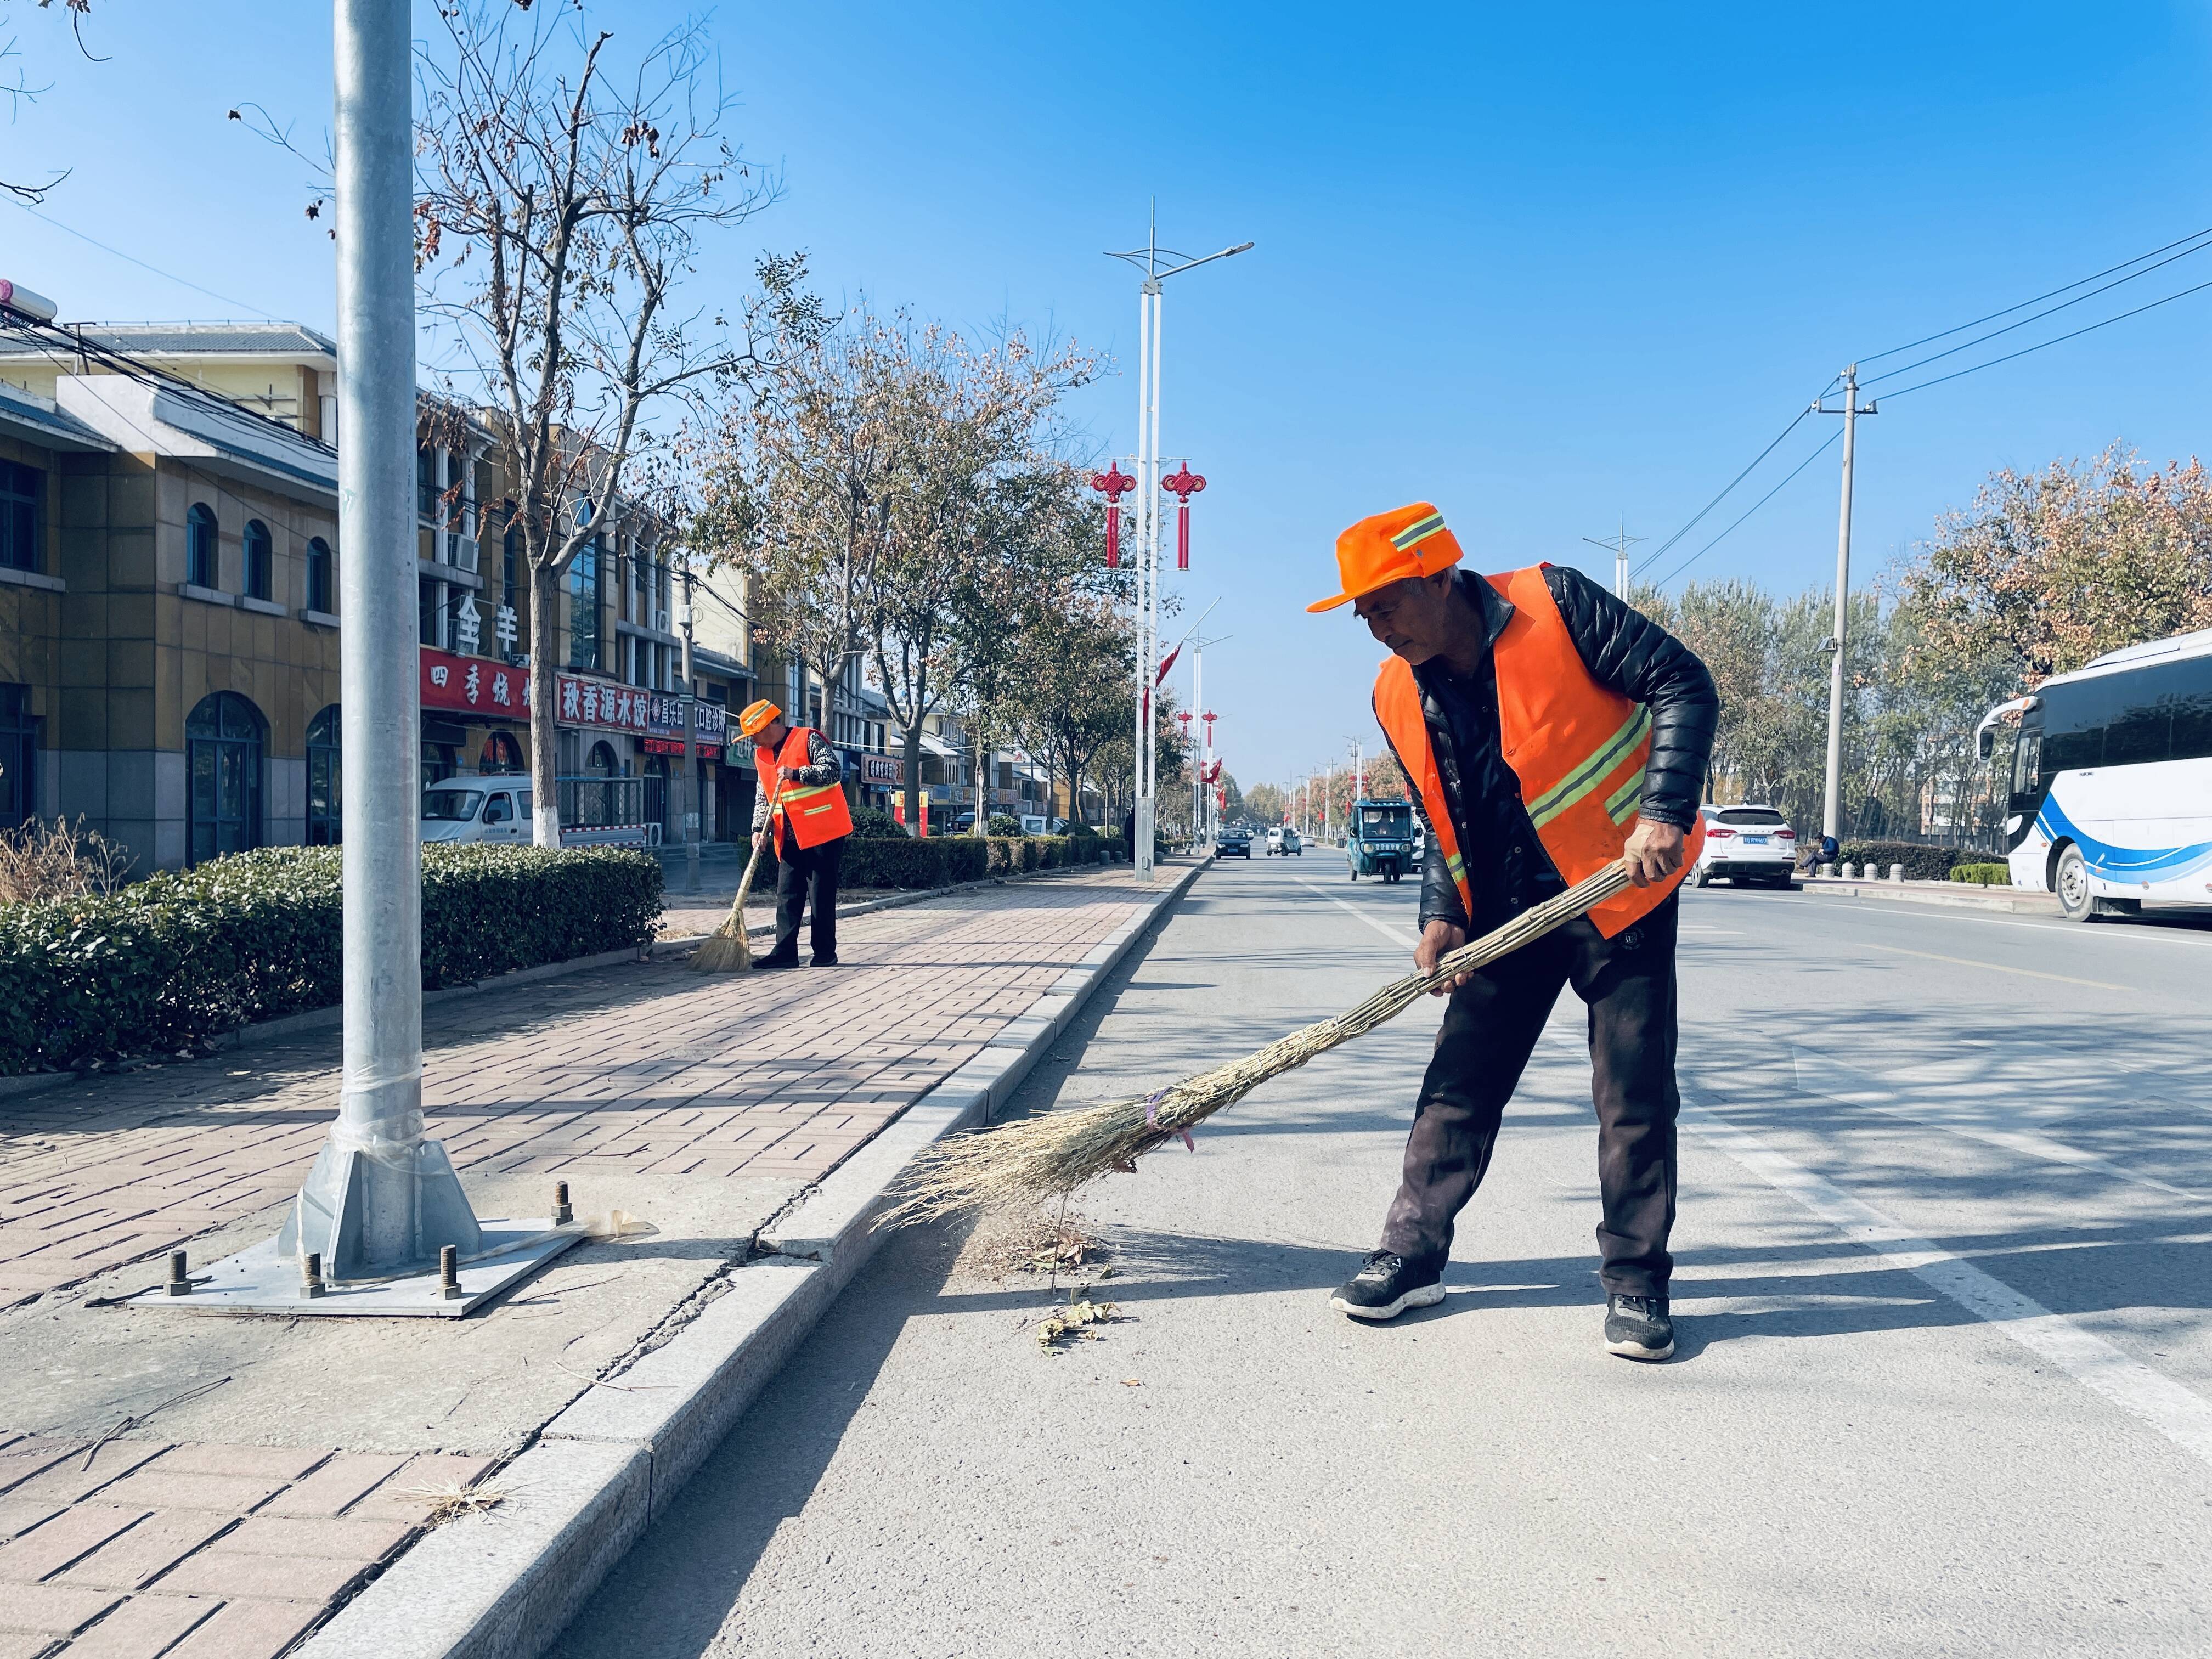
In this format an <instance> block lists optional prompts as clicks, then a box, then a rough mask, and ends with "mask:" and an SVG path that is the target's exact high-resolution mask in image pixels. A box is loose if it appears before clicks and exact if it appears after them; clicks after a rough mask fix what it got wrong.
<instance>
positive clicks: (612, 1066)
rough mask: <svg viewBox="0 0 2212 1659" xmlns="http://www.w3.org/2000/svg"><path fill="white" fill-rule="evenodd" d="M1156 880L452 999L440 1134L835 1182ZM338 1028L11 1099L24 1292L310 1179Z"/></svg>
mask: <svg viewBox="0 0 2212 1659" xmlns="http://www.w3.org/2000/svg"><path fill="white" fill-rule="evenodd" d="M1145 892H1146V890H1144V889H1142V888H1140V887H1139V885H1138V884H1136V883H1135V882H1134V881H1133V878H1131V876H1130V874H1129V873H1128V872H1127V870H1126V868H1124V869H1119V870H1115V869H1107V870H1102V871H1098V872H1081V873H1078V874H1073V875H1070V876H1067V877H1064V878H1054V879H1051V880H1048V881H1038V882H1020V883H1014V884H1008V885H1006V886H1003V887H996V888H987V889H983V890H977V891H973V892H969V893H962V894H955V895H950V896H946V897H945V898H942V899H937V900H932V901H929V902H925V903H921V904H916V905H912V906H909V907H907V908H901V909H895V910H886V911H881V912H878V913H876V914H873V915H866V916H862V917H857V918H854V919H853V920H851V921H848V922H847V923H846V924H844V925H843V927H842V928H841V930H840V945H839V952H840V956H841V957H842V962H843V963H844V965H843V966H842V967H841V968H839V969H835V970H816V969H799V970H796V971H793V972H788V973H781V974H760V975H696V974H694V973H692V972H691V971H690V969H688V968H686V967H685V966H684V965H683V964H682V963H680V962H676V961H661V962H656V963H640V964H637V965H635V966H631V965H628V964H625V965H623V966H622V967H619V968H610V969H594V970H591V971H589V972H585V973H579V974H575V975H570V976H568V977H566V978H562V979H557V980H552V981H538V982H536V983H533V984H530V985H526V986H516V987H509V988H507V989H499V988H496V987H495V988H491V989H488V990H486V991H485V992H483V994H478V995H472V996H465V997H458V998H454V999H453V1000H449V1001H445V1002H441V1003H438V1004H436V1005H434V1006H432V1007H431V1008H429V1009H428V1010H427V1011H426V1012H425V1016H424V1022H423V1026H424V1029H423V1042H424V1051H425V1052H424V1056H423V1059H424V1081H423V1106H424V1111H425V1115H426V1118H427V1121H428V1133H430V1134H432V1135H434V1136H436V1137H437V1138H439V1139H442V1140H443V1141H444V1142H445V1144H446V1148H447V1152H448V1153H449V1154H450V1155H451V1157H452V1158H453V1162H454V1164H456V1165H457V1166H459V1167H461V1168H464V1169H466V1168H470V1167H471V1166H479V1165H481V1166H484V1167H486V1168H488V1169H489V1170H493V1171H495V1172H498V1173H502V1174H512V1173H531V1174H537V1173H543V1174H545V1175H561V1176H570V1177H583V1178H588V1177H589V1176H592V1174H594V1173H596V1172H601V1171H605V1170H616V1169H619V1170H625V1171H633V1172H647V1173H651V1172H670V1173H688V1174H692V1175H708V1176H734V1175H737V1174H739V1173H740V1172H743V1173H745V1174H750V1175H775V1176H787V1177H794V1178H797V1179H800V1180H805V1181H812V1180H817V1179H819V1178H820V1177H821V1176H823V1175H825V1174H826V1173H828V1172H829V1170H831V1169H832V1168H834V1167H835V1166H836V1164H837V1163H838V1162H840V1161H841V1160H842V1158H844V1157H845V1156H846V1155H847V1154H848V1153H849V1152H851V1151H853V1149H854V1148H855V1147H857V1146H860V1144H861V1143H862V1142H863V1141H865V1140H866V1139H868V1138H869V1137H870V1136H871V1135H872V1134H874V1133H876V1131H877V1130H878V1129H880V1128H881V1127H883V1125H884V1123H886V1122H888V1121H890V1119H891V1118H893V1117H895V1116H896V1115H898V1113H899V1112H900V1111H902V1109H904V1108H905V1107H906V1106H907V1105H908V1104H909V1103H912V1102H913V1101H914V1100H915V1098H916V1097H919V1096H920V1095H921V1094H922V1093H923V1092H924V1091H927V1089H928V1088H929V1087H931V1086H932V1085H933V1084H934V1083H936V1081H937V1080H938V1079H940V1078H942V1077H945V1076H946V1075H947V1074H949V1073H951V1072H952V1071H954V1070H956V1069H957V1068H958V1066H960V1065H961V1064H962V1063H963V1062H964V1061H965V1060H968V1059H969V1057H970V1056H971V1055H973V1054H975V1051H976V1050H977V1048H980V1047H981V1045H982V1044H983V1043H984V1042H986V1041H987V1040H988V1039H989V1038H990V1037H991V1036H993V1035H994V1033H996V1032H997V1030H999V1029H1000V1026H1001V1025H1002V1024H1004V1023H1005V1021H1006V1020H1007V1019H1009V1018H1012V1017H1013V1016H1015V1015H1017V1014H1018V1013H1020V1012H1022V1011H1023V1010H1024V1008H1025V1007H1026V1006H1028V1004H1029V1002H1030V1000H1031V999H1033V998H1034V997H1035V996H1036V994H1038V993H1039V992H1040V991H1042V989H1044V988H1045V987H1047V986H1048V985H1049V984H1051V982H1052V981H1054V980H1055V979H1056V978H1058V977H1059V975H1060V974H1061V973H1063V972H1064V971H1066V969H1068V968H1070V967H1073V965H1075V964H1076V963H1078V962H1079V960H1080V959H1081V958H1082V957H1083V956H1084V954H1085V952H1086V951H1088V950H1089V949H1090V948H1091V945H1094V944H1096V943H1097V941H1098V940H1099V939H1102V938H1103V937H1104V936H1105V935H1106V934H1107V933H1110V932H1111V931H1112V930H1113V929H1114V928H1115V927H1119V926H1120V925H1121V923H1122V922H1124V921H1127V920H1128V919H1129V917H1130V916H1131V915H1133V913H1134V911H1135V909H1136V908H1137V907H1138V905H1139V903H1140V902H1142V899H1143V897H1144V896H1145ZM337 1042H338V1039H337V1033H336V1032H335V1031H330V1032H322V1033H317V1034H315V1035H314V1036H309V1037H302V1038H301V1039H298V1040H295V1041H292V1042H283V1043H271V1044H269V1045H267V1046H264V1047H257V1048H251V1049H246V1050H239V1051H233V1052H228V1053H226V1054H222V1055H219V1056H217V1057H216V1058H215V1059H213V1060H204V1061H197V1062H191V1063H184V1064H179V1065H174V1066H160V1067H155V1068H152V1069H149V1070H147V1071H143V1072H137V1073H123V1074H119V1075H112V1076H100V1077H96V1078H93V1079H88V1080H87V1081H85V1082H83V1083H80V1084H76V1085H69V1086H65V1087H63V1088H58V1089H55V1090H52V1091H47V1092H45V1093H41V1094H33V1095H28V1096H22V1097H15V1098H14V1099H8V1100H0V1306H5V1305H8V1304H15V1303H20V1302H21V1301H24V1300H26V1299H27V1298H29V1297H34V1296H37V1295H40V1294H41V1293H43V1292H45V1291H52V1290H55V1289H58V1288H61V1287H64V1286H67V1285H73V1284H76V1283H78V1282H79V1281H81V1280H82V1279H87V1278H89V1277H91V1276H93V1275H94V1274H96V1273H102V1272H105V1271H106V1270H108V1269H110V1268H112V1267H118V1266H121V1265H123V1264H125V1263H127V1262H131V1261H142V1260H146V1259H149V1258H153V1257H156V1256H158V1255H161V1253H162V1252H164V1251H166V1250H168V1249H174V1248H176V1247H177V1246H179V1245H180V1244H184V1243H187V1242H188V1241H189V1240H191V1238H193V1237H196V1236H197V1235H198V1234H201V1233H204V1232H206V1231H211V1230H213V1229H215V1228H216V1227H220V1226H222V1225H225V1224H226V1223H228V1222H230V1221H233V1220H235V1219H237V1218H240V1217H241V1216H245V1215H250V1214H252V1212H255V1211H258V1210H261V1209H264V1208H266V1207H267V1206H270V1205H274V1204H277V1203H281V1202H283V1200H286V1199H288V1198H289V1197H290V1196H291V1195H292V1194H293V1193H294V1192H295V1191H296V1190H297V1189H298V1187H299V1183H300V1181H301V1177H302V1176H303V1175H304V1174H305V1173H306V1170H307V1165H308V1164H310V1163H312V1162H313V1158H314V1155H315V1152H316V1150H317V1149H318V1148H319V1146H321V1144H322V1141H323V1137H324V1133H325V1128H326V1127H327V1126H328V1123H329V1121H330V1117H331V1112H332V1110H333V1109H334V1108H335V1105H336V1101H337ZM4 1455H5V1454H4V1452H0V1458H4ZM165 1478H166V1479H171V1480H174V1479H181V1478H183V1477H181V1476H171V1477H165ZM224 1478H228V1479H244V1478H246V1477H239V1476H230V1477H224ZM253 1478H257V1479H258V1478H260V1477H253ZM264 1484H283V1483H282V1482H281V1481H276V1480H275V1479H274V1477H270V1478H269V1479H268V1480H266V1481H264ZM0 1659H4V1650H0Z"/></svg>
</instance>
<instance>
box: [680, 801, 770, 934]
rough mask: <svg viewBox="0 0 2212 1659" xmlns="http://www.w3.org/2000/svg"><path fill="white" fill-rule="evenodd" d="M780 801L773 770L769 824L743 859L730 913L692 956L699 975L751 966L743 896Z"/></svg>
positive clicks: (747, 891)
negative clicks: (735, 896)
mask: <svg viewBox="0 0 2212 1659" xmlns="http://www.w3.org/2000/svg"><path fill="white" fill-rule="evenodd" d="M781 799H783V771H782V769H781V768H780V767H779V768H778V769H776V775H775V788H774V789H772V790H770V791H769V797H768V822H767V823H766V824H765V825H763V828H762V830H761V838H760V839H759V840H758V841H757V842H754V843H753V855H752V856H751V857H750V858H749V859H747V860H745V873H744V879H743V880H741V881H739V882H738V896H737V898H736V900H735V901H734V902H732V904H731V906H730V914H729V915H726V916H725V917H724V918H723V919H722V925H721V926H720V927H717V928H716V929H715V930H714V932H713V933H709V934H708V935H707V939H706V942H705V943H704V944H702V945H700V947H699V948H698V949H697V950H696V951H693V952H692V953H691V967H692V969H693V970H694V971H695V972H697V973H702V974H742V973H745V972H747V971H749V970H750V969H751V967H752V965H753V947H752V946H751V945H750V944H749V943H747V942H746V939H745V895H746V894H748V893H750V891H752V887H753V872H754V871H756V870H757V869H759V868H760V855H761V848H763V847H765V846H767V845H768V840H769V836H773V835H774V834H775V808H776V803H777V802H778V801H780V800H781Z"/></svg>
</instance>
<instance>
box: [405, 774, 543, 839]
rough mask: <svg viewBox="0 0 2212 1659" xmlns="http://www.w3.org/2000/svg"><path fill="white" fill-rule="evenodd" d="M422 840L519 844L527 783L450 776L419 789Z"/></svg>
mask: <svg viewBox="0 0 2212 1659" xmlns="http://www.w3.org/2000/svg"><path fill="white" fill-rule="evenodd" d="M422 839H423V840H424V841H448V842H495V843H498V842H511V843H522V842H528V841H529V839H530V786H529V785H528V784H526V783H524V784H518V783H516V782H514V781H513V780H511V779H507V778H449V779H447V781H445V782H443V783H438V784H433V785H432V786H431V787H429V788H428V789H425V790H424V791H423V792H422Z"/></svg>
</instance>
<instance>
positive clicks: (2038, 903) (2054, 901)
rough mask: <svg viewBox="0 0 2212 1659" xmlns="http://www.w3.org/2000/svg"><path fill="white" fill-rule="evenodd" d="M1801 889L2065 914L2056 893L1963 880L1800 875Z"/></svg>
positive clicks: (1837, 895) (1843, 896)
mask: <svg viewBox="0 0 2212 1659" xmlns="http://www.w3.org/2000/svg"><path fill="white" fill-rule="evenodd" d="M1797 887H1798V890H1799V891H1800V892H1804V893H1820V894H1824V895H1826V896H1827V897H1829V898H1841V899H1887V900H1888V901H1889V902H1891V903H1898V902H1904V903H1907V904H1944V905H1951V906H1954V907H1956V908H1960V909H1966V910H2005V911H2009V912H2011V913H2012V914H2013V915H2033V916H2055V915H2061V914H2063V913H2062V912H2061V911H2060V909H2059V908H2058V896H2057V894H2056V893H2036V892H2030V891H2027V890H2023V889H2021V888H2016V887H2014V888H2008V887H1977V886H1973V885H1971V884H1968V883H1966V882H1960V881H1864V880H1860V881H1845V880H1843V879H1842V878H1840V877H1834V876H1800V877H1799V878H1797Z"/></svg>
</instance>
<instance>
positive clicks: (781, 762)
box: [753, 726, 853, 854]
mask: <svg viewBox="0 0 2212 1659" xmlns="http://www.w3.org/2000/svg"><path fill="white" fill-rule="evenodd" d="M813 735H814V733H813V731H812V729H811V728H810V727H808V726H793V727H792V728H791V730H790V732H788V733H787V734H786V735H785V738H784V739H783V752H782V753H781V754H780V755H777V754H771V753H770V752H769V747H768V745H767V744H763V743H757V744H754V745H753V764H754V765H755V766H756V767H757V768H759V769H760V775H761V784H760V787H762V788H763V789H766V790H768V791H769V792H770V793H773V792H774V791H775V780H776V779H777V777H778V776H779V775H781V774H780V773H779V771H778V769H779V768H781V767H786V766H805V765H806V764H808V761H807V752H808V748H809V741H808V740H809V739H810V738H812V736H813ZM786 823H788V824H790V826H791V833H792V834H793V836H797V837H798V838H799V845H800V846H801V847H819V846H821V845H822V843H823V842H825V841H835V840H836V839H837V837H838V836H849V835H851V834H852V833H853V810H852V808H851V807H849V806H848V805H846V804H845V786H844V785H843V784H842V783H811V784H810V783H800V782H799V781H796V780H793V781H789V782H787V783H786V784H785V785H784V787H783V793H782V795H781V798H779V799H777V801H776V804H775V850H776V852H777V853H778V854H781V853H782V851H783V828H784V825H785V824H786Z"/></svg>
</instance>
